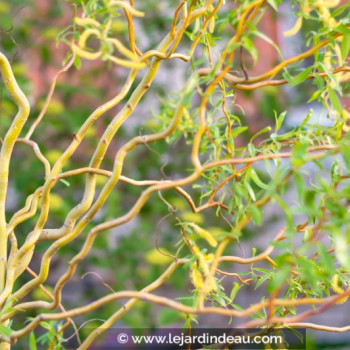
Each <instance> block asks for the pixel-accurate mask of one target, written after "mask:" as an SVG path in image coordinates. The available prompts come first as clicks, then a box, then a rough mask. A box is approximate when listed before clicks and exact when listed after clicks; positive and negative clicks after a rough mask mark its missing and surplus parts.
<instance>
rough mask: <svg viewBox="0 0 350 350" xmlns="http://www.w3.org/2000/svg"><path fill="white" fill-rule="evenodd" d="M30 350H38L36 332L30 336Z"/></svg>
mask: <svg viewBox="0 0 350 350" xmlns="http://www.w3.org/2000/svg"><path fill="white" fill-rule="evenodd" d="M29 350H37V346H36V340H35V334H34V332H31V333H30V336H29Z"/></svg>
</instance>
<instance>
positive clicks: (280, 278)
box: [267, 265, 290, 293]
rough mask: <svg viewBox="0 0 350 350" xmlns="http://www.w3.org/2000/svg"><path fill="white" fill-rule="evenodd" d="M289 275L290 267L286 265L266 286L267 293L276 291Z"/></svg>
mask: <svg viewBox="0 0 350 350" xmlns="http://www.w3.org/2000/svg"><path fill="white" fill-rule="evenodd" d="M289 273H290V266H288V265H286V266H284V267H283V268H282V269H281V270H279V271H278V272H277V273H276V274H275V275H274V276H273V279H272V281H270V282H269V283H268V285H267V291H268V292H269V293H271V292H274V291H276V289H278V288H279V287H281V286H282V284H283V283H284V282H285V281H286V279H287V277H288V275H289Z"/></svg>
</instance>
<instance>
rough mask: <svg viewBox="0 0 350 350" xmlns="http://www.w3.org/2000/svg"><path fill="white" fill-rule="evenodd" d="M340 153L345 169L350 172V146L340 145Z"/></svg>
mask: <svg viewBox="0 0 350 350" xmlns="http://www.w3.org/2000/svg"><path fill="white" fill-rule="evenodd" d="M340 151H341V154H342V156H343V159H344V163H345V166H346V169H347V170H348V171H350V145H348V144H346V143H342V144H341V146H340Z"/></svg>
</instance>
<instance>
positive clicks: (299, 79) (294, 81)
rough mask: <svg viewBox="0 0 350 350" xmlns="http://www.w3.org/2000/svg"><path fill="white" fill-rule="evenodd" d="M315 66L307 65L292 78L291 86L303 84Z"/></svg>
mask: <svg viewBox="0 0 350 350" xmlns="http://www.w3.org/2000/svg"><path fill="white" fill-rule="evenodd" d="M312 68H313V67H307V68H306V69H304V70H303V71H302V72H301V73H300V74H298V75H297V76H296V77H294V78H293V79H292V81H291V82H290V83H289V85H290V86H296V85H299V84H301V83H302V82H303V81H304V80H305V79H306V78H307V77H308V75H309V74H310V72H311V71H312Z"/></svg>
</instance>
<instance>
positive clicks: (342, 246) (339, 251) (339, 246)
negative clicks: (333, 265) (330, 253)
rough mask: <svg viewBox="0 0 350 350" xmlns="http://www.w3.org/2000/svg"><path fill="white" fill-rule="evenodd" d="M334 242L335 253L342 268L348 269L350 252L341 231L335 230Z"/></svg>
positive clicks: (349, 267)
mask: <svg viewBox="0 0 350 350" xmlns="http://www.w3.org/2000/svg"><path fill="white" fill-rule="evenodd" d="M334 243H335V255H336V257H337V259H338V260H339V262H340V264H341V265H342V266H343V268H344V269H346V270H349V269H350V254H349V252H348V246H349V245H348V243H347V241H346V238H345V236H344V235H343V234H342V232H337V233H336V234H335V235H334Z"/></svg>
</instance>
